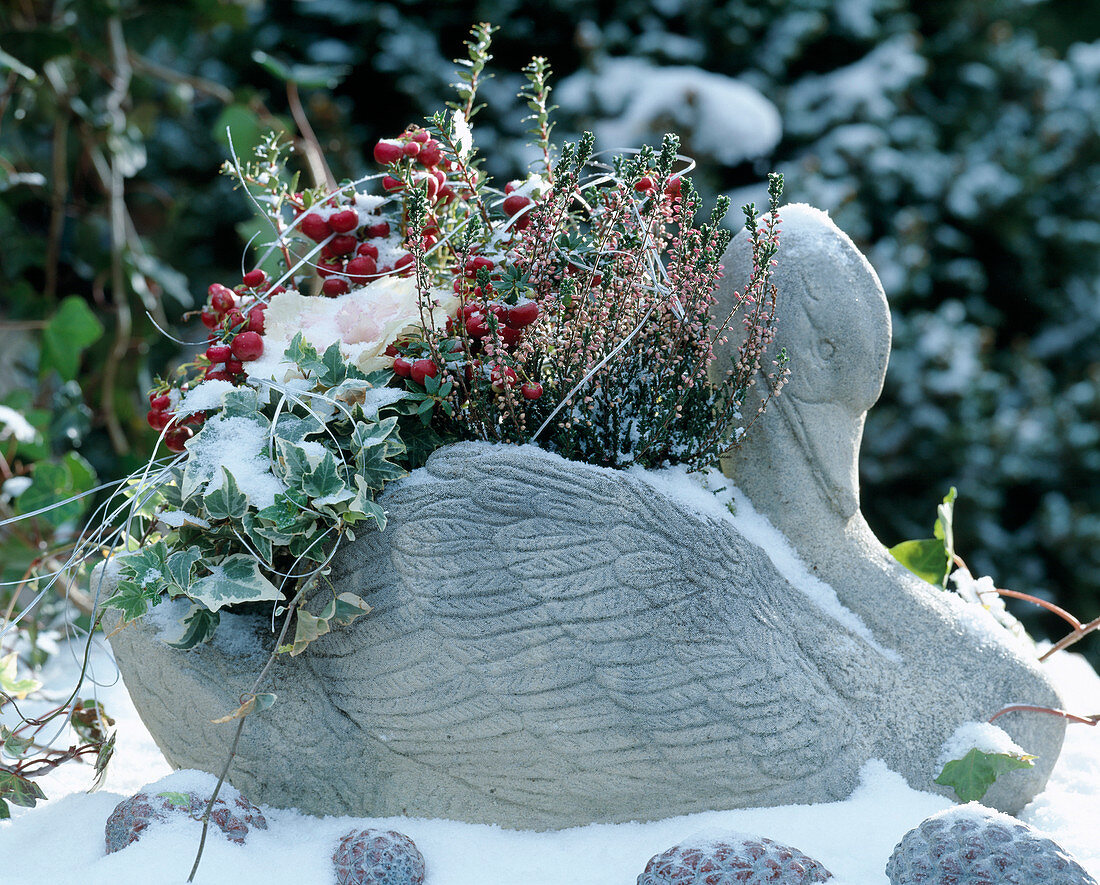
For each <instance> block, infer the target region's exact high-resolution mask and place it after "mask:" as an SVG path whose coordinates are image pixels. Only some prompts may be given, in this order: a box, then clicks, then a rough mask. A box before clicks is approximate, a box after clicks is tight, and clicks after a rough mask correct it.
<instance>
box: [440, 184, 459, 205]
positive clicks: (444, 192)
mask: <svg viewBox="0 0 1100 885" xmlns="http://www.w3.org/2000/svg"><path fill="white" fill-rule="evenodd" d="M438 197H439V199H440V200H442V201H443V202H444V203H449V202H451V200H453V199H454V198H455V189H454V188H453V187H451V186H450V185H449V184H445V185H443V187H441V188H440V189H439V194H438Z"/></svg>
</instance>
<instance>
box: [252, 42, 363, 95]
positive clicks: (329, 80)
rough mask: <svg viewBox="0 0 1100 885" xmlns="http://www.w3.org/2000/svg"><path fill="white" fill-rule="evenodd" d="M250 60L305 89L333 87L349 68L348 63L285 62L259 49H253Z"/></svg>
mask: <svg viewBox="0 0 1100 885" xmlns="http://www.w3.org/2000/svg"><path fill="white" fill-rule="evenodd" d="M252 60H253V61H254V62H256V63H257V64H259V65H261V66H262V67H263V69H264V70H265V71H267V72H268V73H269V74H271V75H272V76H273V77H275V78H276V79H278V80H282V81H283V82H287V83H297V84H298V85H299V86H303V87H305V88H306V89H329V90H331V89H335V88H336V87H337V86H339V85H340V81H341V80H343V79H344V77H346V76H347V74H348V71H350V70H351V68H350V67H349V66H348V65H300V64H287V63H286V62H283V61H280V60H279V59H277V58H275V57H273V56H270V55H268V54H267V53H266V52H263V51H262V50H259V49H256V50H253V52H252Z"/></svg>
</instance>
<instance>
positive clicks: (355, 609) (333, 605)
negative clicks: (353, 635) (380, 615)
mask: <svg viewBox="0 0 1100 885" xmlns="http://www.w3.org/2000/svg"><path fill="white" fill-rule="evenodd" d="M370 611H371V607H370V606H369V605H367V603H366V601H365V600H364V599H363V598H362V597H361V596H357V595H356V594H354V593H341V594H340V595H339V596H337V597H336V598H335V599H330V600H329V603H328V605H326V606H325V608H324V611H322V612H321V617H322V618H324V619H325V620H326V621H328V622H329V623H331V624H333V625H335V626H337V627H346V626H347V625H348V624H350V623H351V622H352V621H354V620H355V619H356V618H361V617H362V616H363V615H365V614H369V613H370Z"/></svg>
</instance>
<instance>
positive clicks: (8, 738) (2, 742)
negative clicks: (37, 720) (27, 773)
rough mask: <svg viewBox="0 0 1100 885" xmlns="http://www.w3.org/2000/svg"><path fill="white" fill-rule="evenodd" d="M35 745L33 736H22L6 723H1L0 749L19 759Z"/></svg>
mask: <svg viewBox="0 0 1100 885" xmlns="http://www.w3.org/2000/svg"><path fill="white" fill-rule="evenodd" d="M33 745H34V741H33V740H32V739H31V738H21V737H19V736H18V735H17V734H15V732H13V731H12V730H11V729H10V728H8V727H7V726H6V725H0V749H2V750H3V752H4V754H5V755H7V756H9V757H11V758H13V759H18V758H19V757H21V756H23V755H24V754H25V753H26V752H27V750H29V749H30V748H31V747H32V746H33Z"/></svg>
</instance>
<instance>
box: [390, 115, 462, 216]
mask: <svg viewBox="0 0 1100 885" xmlns="http://www.w3.org/2000/svg"><path fill="white" fill-rule="evenodd" d="M374 160H375V162H376V163H378V164H379V165H382V166H386V167H388V168H389V170H390V173H389V174H388V175H386V176H385V177H384V178H383V179H382V187H383V188H384V189H385V190H386V191H387V192H388V193H397V192H398V191H402V190H404V189H405V186H406V183H408V184H410V185H412V186H413V187H419V186H421V185H423V187H424V189H425V191H426V192H427V194H428V200H429V201H432V202H435V201H437V200H438V201H440V202H442V203H450V202H452V201H453V200H454V199H455V196H456V193H455V189H454V187H453V186H452V185H451V184H450V183H449V182H448V181H447V173H448V172H450V171H451V169H452V168H453V164H452V163H451V161H450V160H449V159H448V158H447V157H445V156H444V155H443V149H442V148H441V147H440V145H439V142H438V141H436V140H435V139H434V138H432V137H431V136H430V135H429V134H428V133H427V132H425V131H424V130H423V129H420V128H418V127H410V128H409V129H406V130H405V131H404V132H403V133H402V134H401V135H399V136H398V137H397V138H383V139H382V140H381V141H379V142H378V143H377V144H376V145H375V146H374ZM395 172H396V173H397V174H396V175H394V173H395Z"/></svg>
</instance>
